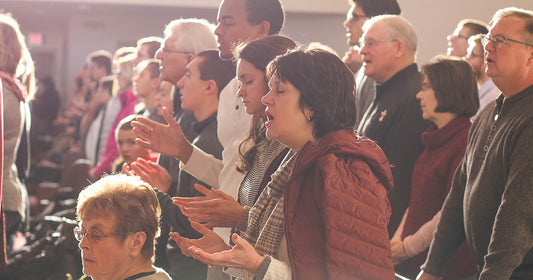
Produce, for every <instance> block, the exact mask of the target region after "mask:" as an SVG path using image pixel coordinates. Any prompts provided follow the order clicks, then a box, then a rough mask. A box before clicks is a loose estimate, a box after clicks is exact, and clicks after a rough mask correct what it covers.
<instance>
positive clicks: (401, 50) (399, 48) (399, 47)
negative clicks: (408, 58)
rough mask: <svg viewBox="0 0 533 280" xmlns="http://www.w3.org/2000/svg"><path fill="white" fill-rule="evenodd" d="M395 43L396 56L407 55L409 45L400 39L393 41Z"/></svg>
mask: <svg viewBox="0 0 533 280" xmlns="http://www.w3.org/2000/svg"><path fill="white" fill-rule="evenodd" d="M393 43H394V44H395V45H394V54H395V57H396V58H400V57H402V56H404V55H405V52H406V51H407V46H406V45H405V42H404V41H403V40H398V41H395V42H393Z"/></svg>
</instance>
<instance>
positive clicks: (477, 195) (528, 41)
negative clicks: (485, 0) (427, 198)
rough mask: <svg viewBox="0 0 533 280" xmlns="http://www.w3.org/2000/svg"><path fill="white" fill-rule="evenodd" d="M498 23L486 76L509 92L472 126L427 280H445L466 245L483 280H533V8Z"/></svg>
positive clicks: (508, 11)
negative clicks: (452, 258) (444, 274)
mask: <svg viewBox="0 0 533 280" xmlns="http://www.w3.org/2000/svg"><path fill="white" fill-rule="evenodd" d="M491 24H492V26H491V28H490V31H489V33H488V34H487V35H486V36H485V37H484V38H483V45H484V47H485V60H486V61H487V66H486V68H485V71H486V72H487V75H488V76H489V77H490V78H492V80H493V81H494V84H496V86H497V87H498V88H499V89H500V90H501V91H502V95H500V96H499V97H498V98H497V99H496V102H492V103H490V104H489V105H487V107H485V110H483V111H482V112H481V114H480V115H479V116H478V117H477V118H476V121H475V122H474V124H473V125H472V128H471V129H470V134H469V137H468V145H467V147H466V152H465V157H464V159H463V161H462V162H461V164H460V165H459V168H458V169H457V172H456V173H455V176H454V179H453V183H452V187H451V190H450V194H449V195H448V197H447V199H446V201H445V203H444V205H443V208H442V215H441V218H440V221H439V224H438V226H437V230H436V231H435V236H434V239H433V243H432V244H431V247H430V249H429V253H428V257H427V259H426V263H425V264H424V265H423V266H422V269H423V272H422V273H421V274H420V275H419V278H418V279H420V280H434V279H442V277H441V276H440V275H442V271H443V267H444V264H445V263H446V262H447V260H448V259H449V256H451V255H453V252H455V251H456V250H457V248H458V247H459V246H460V245H461V244H462V243H463V242H464V241H465V240H466V241H467V243H468V245H469V246H470V248H471V249H472V252H473V253H474V255H475V257H476V260H477V263H478V265H479V268H480V275H479V279H480V280H488V279H491V280H492V279H533V226H532V225H533V207H532V204H531V197H533V172H531V170H533V157H532V155H533V145H532V142H531V141H532V140H531V139H533V110H531V108H533V11H531V10H523V9H518V8H505V9H501V10H499V11H497V12H496V14H495V15H494V17H493V18H492V22H491ZM476 279H477V278H476Z"/></svg>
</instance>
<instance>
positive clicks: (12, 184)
mask: <svg viewBox="0 0 533 280" xmlns="http://www.w3.org/2000/svg"><path fill="white" fill-rule="evenodd" d="M0 79H1V80H2V92H3V101H4V103H3V109H2V111H3V112H5V114H4V131H3V136H4V139H3V144H4V164H3V178H2V214H3V215H4V218H5V236H6V242H7V243H6V245H7V246H6V248H7V252H8V254H9V253H10V252H11V250H12V249H13V241H14V237H15V234H16V233H17V232H23V233H24V232H25V231H26V230H27V226H26V225H27V222H28V218H29V217H28V214H29V208H28V192H27V190H26V186H25V185H24V179H25V175H26V174H27V170H26V168H28V167H29V156H30V150H29V143H30V141H29V133H30V126H31V116H30V109H29V105H28V103H29V101H30V100H31V98H32V95H33V94H34V92H35V72H34V66H33V60H32V58H31V56H30V53H29V51H28V48H27V47H26V43H25V41H24V37H23V35H22V33H21V32H20V29H19V25H18V23H17V22H16V21H15V19H13V18H12V17H11V16H10V15H7V14H0ZM17 162H18V164H17Z"/></svg>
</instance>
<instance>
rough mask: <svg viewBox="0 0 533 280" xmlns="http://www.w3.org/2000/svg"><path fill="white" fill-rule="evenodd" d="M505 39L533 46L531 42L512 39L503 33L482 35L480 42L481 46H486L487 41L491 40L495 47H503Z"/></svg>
mask: <svg viewBox="0 0 533 280" xmlns="http://www.w3.org/2000/svg"><path fill="white" fill-rule="evenodd" d="M507 41H511V42H515V43H518V44H522V45H526V46H530V47H533V44H530V43H526V42H521V41H517V40H513V39H510V38H507V37H505V36H503V35H493V36H491V35H489V34H486V35H484V36H483V37H481V43H482V44H483V47H486V46H487V45H488V43H489V42H492V45H493V46H494V48H495V49H499V48H503V47H504V46H505V43H506V42H507Z"/></svg>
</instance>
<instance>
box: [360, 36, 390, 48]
mask: <svg viewBox="0 0 533 280" xmlns="http://www.w3.org/2000/svg"><path fill="white" fill-rule="evenodd" d="M393 42H398V40H390V41H378V40H372V39H368V40H363V39H362V38H361V39H359V47H360V48H361V49H362V48H364V47H367V48H369V49H372V48H374V47H376V46H377V45H379V44H382V43H393Z"/></svg>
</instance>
